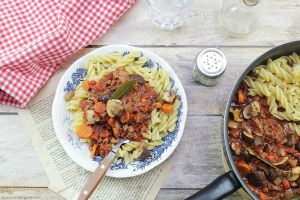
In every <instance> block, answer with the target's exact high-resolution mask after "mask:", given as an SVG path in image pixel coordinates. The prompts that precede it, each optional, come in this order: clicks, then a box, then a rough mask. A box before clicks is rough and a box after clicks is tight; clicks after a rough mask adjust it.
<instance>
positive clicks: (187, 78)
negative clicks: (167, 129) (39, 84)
mask: <svg viewBox="0 0 300 200" xmlns="http://www.w3.org/2000/svg"><path fill="white" fill-rule="evenodd" d="M146 49H149V50H151V51H153V52H155V53H157V54H158V55H160V56H161V57H162V58H164V59H165V60H166V61H167V62H168V63H169V64H170V66H171V67H173V69H174V71H175V72H176V73H177V75H178V77H179V79H180V80H181V82H182V84H183V86H184V88H185V90H186V93H187V99H188V102H189V105H190V107H189V108H190V110H189V113H191V114H202V115H205V114H209V115H215V114H217V115H220V114H222V113H223V110H224V107H225V102H226V98H227V96H228V94H229V93H230V90H231V88H232V86H233V84H234V83H235V81H236V80H237V79H238V77H239V75H240V74H241V73H242V71H243V70H244V69H245V68H246V67H247V66H248V65H249V64H250V63H251V62H252V61H253V60H254V59H255V58H256V57H258V56H259V55H261V54H262V53H264V52H265V51H267V50H268V49H269V48H250V47H235V48H232V47H230V48H220V50H222V51H223V52H224V54H225V55H226V57H227V60H228V69H227V71H226V72H225V74H224V75H223V76H222V77H221V80H220V83H219V84H218V85H217V86H215V87H206V86H202V85H200V84H198V83H196V82H195V81H194V80H193V79H192V76H191V70H192V64H193V60H194V58H195V56H196V55H197V53H198V52H199V51H201V50H202V49H204V48H203V47H201V48H200V47H199V48H194V47H184V48H183V47H181V48H174V47H168V48H161V47H159V48H146ZM92 50H94V48H85V49H82V50H80V51H78V52H77V53H75V54H74V55H72V56H70V57H69V58H68V59H67V60H66V61H65V62H64V63H63V64H62V65H61V68H66V67H68V66H70V65H71V64H72V63H73V62H74V61H75V60H77V59H78V58H79V57H81V56H83V55H85V54H86V53H88V52H90V51H92ZM170 52H172V53H170ZM1 112H2V113H4V114H5V113H7V112H16V109H15V108H13V107H8V106H3V105H2V106H0V113H1Z"/></svg>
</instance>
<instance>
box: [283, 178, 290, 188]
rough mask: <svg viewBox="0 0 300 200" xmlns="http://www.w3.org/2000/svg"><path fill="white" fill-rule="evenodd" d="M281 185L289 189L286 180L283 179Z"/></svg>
mask: <svg viewBox="0 0 300 200" xmlns="http://www.w3.org/2000/svg"><path fill="white" fill-rule="evenodd" d="M282 185H283V187H284V188H285V189H290V187H291V186H290V183H289V181H288V180H287V179H283V181H282Z"/></svg>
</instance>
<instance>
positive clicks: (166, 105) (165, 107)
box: [161, 103, 173, 113]
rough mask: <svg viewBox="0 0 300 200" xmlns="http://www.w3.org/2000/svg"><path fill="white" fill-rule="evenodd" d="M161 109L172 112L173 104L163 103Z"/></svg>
mask: <svg viewBox="0 0 300 200" xmlns="http://www.w3.org/2000/svg"><path fill="white" fill-rule="evenodd" d="M161 109H162V110H163V111H164V112H166V113H171V112H173V106H172V105H171V104H168V103H166V104H163V105H162V106H161Z"/></svg>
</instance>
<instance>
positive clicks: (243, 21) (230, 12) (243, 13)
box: [220, 0, 266, 36]
mask: <svg viewBox="0 0 300 200" xmlns="http://www.w3.org/2000/svg"><path fill="white" fill-rule="evenodd" d="M265 12H266V9H265V3H264V1H263V0H223V2H222V5H221V8H220V21H221V23H222V25H223V26H224V27H225V28H226V29H227V30H228V31H229V32H230V33H232V34H233V35H234V36H244V35H247V34H250V33H251V32H253V31H254V30H255V29H256V28H257V27H258V26H259V25H260V24H261V22H262V19H263V17H264V13H265Z"/></svg>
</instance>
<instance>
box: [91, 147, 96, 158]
mask: <svg viewBox="0 0 300 200" xmlns="http://www.w3.org/2000/svg"><path fill="white" fill-rule="evenodd" d="M96 149H97V144H94V146H93V149H92V154H91V157H92V158H94V156H95V153H96Z"/></svg>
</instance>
